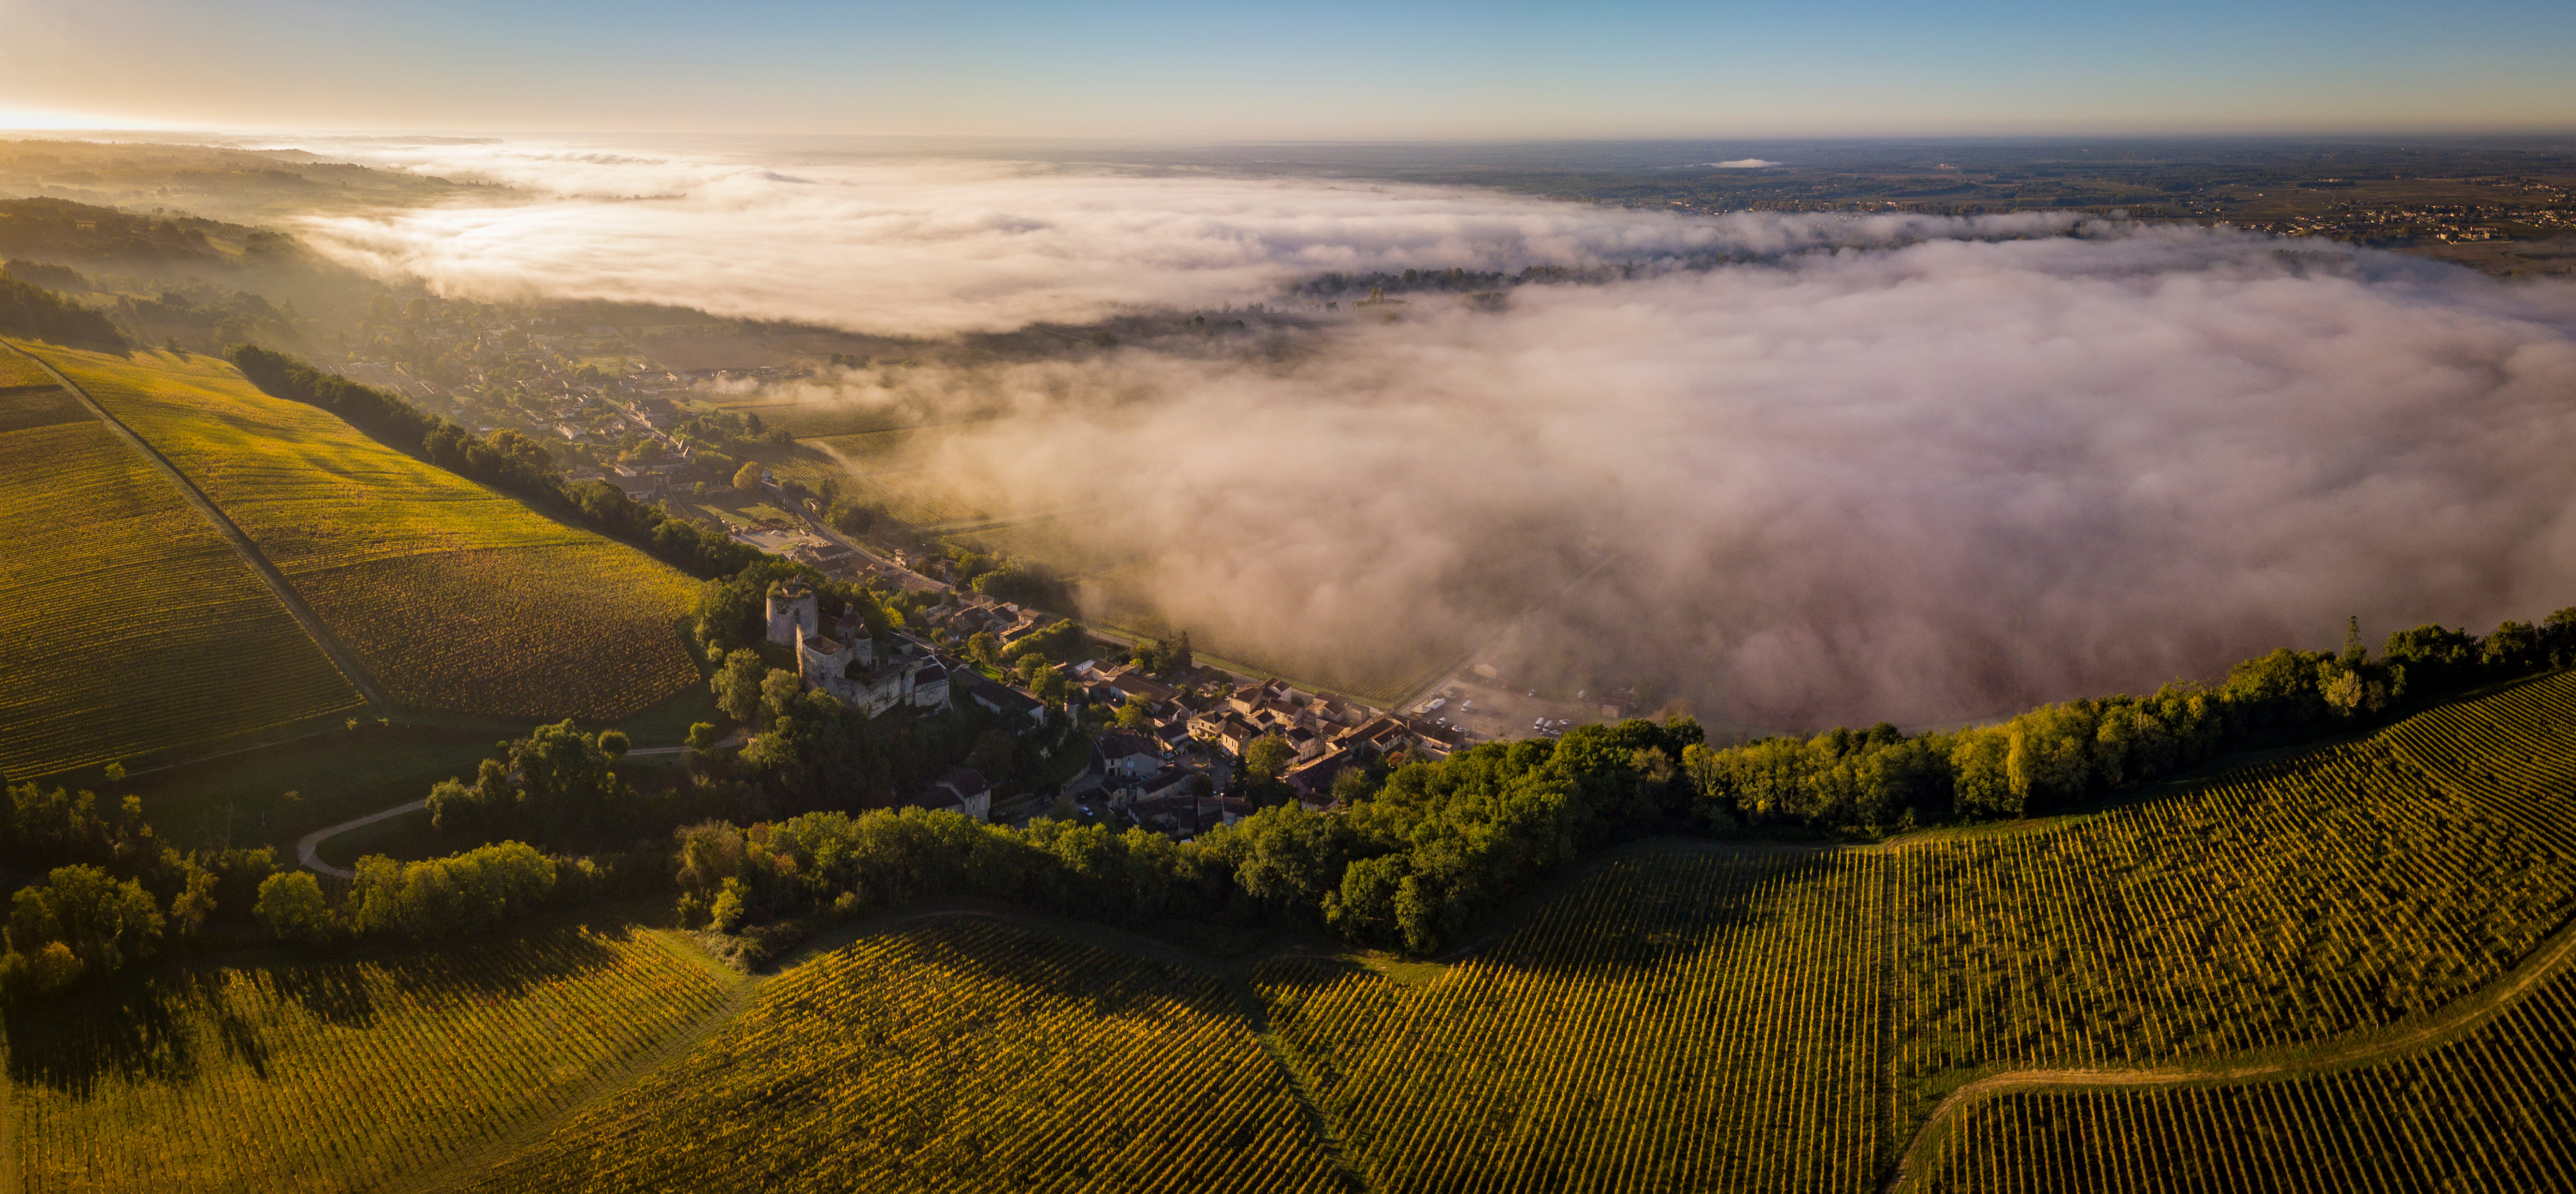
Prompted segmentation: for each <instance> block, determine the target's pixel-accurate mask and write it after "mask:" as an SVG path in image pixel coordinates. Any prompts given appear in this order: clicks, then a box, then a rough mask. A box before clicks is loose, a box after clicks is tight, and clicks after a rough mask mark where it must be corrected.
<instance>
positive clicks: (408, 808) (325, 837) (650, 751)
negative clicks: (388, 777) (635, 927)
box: [295, 734, 747, 879]
mask: <svg viewBox="0 0 2576 1194" xmlns="http://www.w3.org/2000/svg"><path fill="white" fill-rule="evenodd" d="M745 741H747V739H745V738H744V737H743V736H742V735H740V734H735V735H733V736H732V737H729V738H726V739H725V740H724V741H722V742H718V743H716V749H718V750H722V749H724V748H725V747H728V746H740V745H742V744H743V743H744V742H745ZM688 750H689V748H688V747H685V746H647V747H644V748H643V749H641V750H630V751H627V752H626V754H625V756H624V757H626V758H630V759H632V758H637V757H639V756H650V755H676V754H686V753H687V752H688ZM428 807H429V800H428V799H427V798H426V797H424V798H422V799H419V800H414V801H412V802H410V803H409V804H397V805H395V806H393V807H392V808H389V809H385V810H383V811H381V812H372V813H368V814H367V815H366V816H363V817H353V818H351V819H349V820H346V821H342V822H340V823H339V824H337V825H333V826H330V827H328V828H324V829H316V830H314V831H313V832H311V833H308V834H305V835H304V836H303V837H300V838H297V839H295V861H296V863H297V864H298V865H300V866H302V867H304V868H305V869H306V870H309V871H315V872H318V873H320V874H325V875H330V876H332V877H334V878H340V879H355V878H357V877H358V873H357V872H356V871H352V870H349V869H347V868H345V867H336V866H333V865H331V864H330V863H327V862H324V861H322V843H324V842H327V841H329V840H331V839H332V838H335V837H338V836H340V835H341V834H344V833H347V832H349V831H351V830H353V829H364V828H366V827H367V826H369V825H373V824H375V823H376V822H378V821H390V820H392V819H394V818H395V817H399V816H401V815H403V814H404V813H416V812H419V811H420V810H422V809H425V808H428Z"/></svg>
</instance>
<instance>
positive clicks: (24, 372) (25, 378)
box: [0, 347, 54, 390]
mask: <svg viewBox="0 0 2576 1194" xmlns="http://www.w3.org/2000/svg"><path fill="white" fill-rule="evenodd" d="M53 384H54V379H53V378H52V377H51V376H48V375H47V374H46V373H45V371H44V370H43V369H41V368H39V367H37V365H36V363H35V362H34V361H30V360H28V359H27V358H25V357H22V356H20V355H18V354H17V353H15V352H11V351H10V350H9V349H8V348H6V347H0V390H15V389H19V388H21V387H30V386H32V387H39V388H43V387H50V386H52V385H53Z"/></svg>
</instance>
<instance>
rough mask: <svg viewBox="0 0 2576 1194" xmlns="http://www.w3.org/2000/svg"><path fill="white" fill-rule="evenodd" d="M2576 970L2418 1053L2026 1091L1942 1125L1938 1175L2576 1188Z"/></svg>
mask: <svg viewBox="0 0 2576 1194" xmlns="http://www.w3.org/2000/svg"><path fill="white" fill-rule="evenodd" d="M2571 1041H2576V976H2565V975H2562V976H2561V977H2559V978H2558V979H2556V980H2555V981H2553V982H2550V983H2549V984H2548V985H2547V986H2545V987H2543V988H2542V989H2541V990H2539V991H2538V992H2536V993H2535V994H2534V996H2533V997H2532V998H2530V999H2527V1000H2524V1001H2522V1002H2520V1003H2518V1004H2516V1005H2515V1006H2514V1007H2513V1008H2511V1009H2510V1010H2508V1011H2507V1012H2505V1013H2504V1014H2503V1015H2502V1016H2500V1017H2498V1018H2497V1019H2495V1020H2493V1021H2490V1022H2488V1023H2487V1024H2485V1025H2482V1026H2480V1027H2479V1028H2478V1029H2476V1030H2475V1031H2473V1032H2470V1033H2468V1034H2466V1035H2465V1036H2463V1037H2462V1038H2460V1039H2457V1040H2454V1041H2450V1042H2448V1043H2446V1044H2443V1045H2441V1046H2439V1047H2437V1048H2433V1049H2430V1050H2426V1051H2425V1052H2423V1053H2421V1054H2419V1055H2417V1056H2414V1057H2409V1058H2404V1059H2401V1060H2396V1061H2390V1062H2386V1063H2382V1064H2377V1065H2369V1066H2361V1067H2357V1068H2352V1069H2348V1070H2342V1071H2337V1072H2328V1073H2320V1074H2315V1075H2311V1076H2307V1077H2302V1078H2297V1079H2292V1080H2287V1081H2279V1082H2254V1083H2245V1084H2241V1085H2234V1086H2203V1087H2193V1088H2183V1089H2149V1090H2104V1091H2099V1092H2092V1091H2087V1092H2078V1093H2064V1094H2041V1093H2017V1094H2008V1095H2004V1096H2001V1097H1999V1098H1996V1099H1994V1100H1993V1101H1991V1102H1989V1103H1986V1104H1985V1105H1983V1106H1982V1107H1980V1108H1979V1109H1978V1110H1977V1111H1976V1112H1975V1113H1973V1114H1972V1115H1970V1116H1969V1117H1968V1118H1967V1119H1966V1120H1964V1121H1962V1122H1961V1123H1960V1124H1958V1125H1957V1127H1956V1128H1954V1129H1953V1130H1952V1131H1951V1132H1950V1133H1949V1134H1948V1135H1947V1136H1946V1137H1945V1138H1944V1139H1943V1141H1942V1149H1941V1152H1940V1155H1939V1156H1938V1158H1937V1162H1938V1167H1937V1168H1936V1169H1934V1170H1933V1171H1932V1172H1931V1173H1928V1174H1926V1175H1925V1177H1924V1180H1923V1181H1922V1182H1921V1187H1922V1188H1923V1189H1926V1190H1938V1191H1987V1190H1993V1191H2016V1192H2019V1191H2028V1192H2033V1194H2036V1192H2039V1191H2059V1190H2062V1191H2068V1192H2070V1194H2074V1192H2088V1194H2089V1192H2090V1191H2097V1190H2124V1191H2125V1190H2138V1191H2164V1190H2173V1191H2182V1190H2230V1191H2234V1190H2442V1191H2494V1192H2496V1194H2514V1192H2518V1191H2529V1190H2567V1189H2576V1045H2571Z"/></svg>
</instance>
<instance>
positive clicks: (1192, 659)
mask: <svg viewBox="0 0 2576 1194" xmlns="http://www.w3.org/2000/svg"><path fill="white" fill-rule="evenodd" d="M1197 666H1198V657H1197V656H1195V655H1192V654H1191V653H1190V632H1189V631H1186V630H1184V631H1182V632H1181V641H1179V642H1177V643H1174V644H1172V659H1171V667H1172V674H1173V675H1176V676H1185V675H1188V674H1189V671H1190V669H1191V668H1194V667H1197Z"/></svg>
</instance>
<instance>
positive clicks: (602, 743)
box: [599, 730, 634, 759]
mask: <svg viewBox="0 0 2576 1194" xmlns="http://www.w3.org/2000/svg"><path fill="white" fill-rule="evenodd" d="M633 747H634V743H633V742H632V741H631V740H629V739H628V738H627V737H626V731H624V730H601V731H600V732H599V749H601V750H602V751H605V752H607V754H608V757H609V758H611V759H622V758H625V757H626V752H627V751H628V750H630V749H633Z"/></svg>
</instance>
